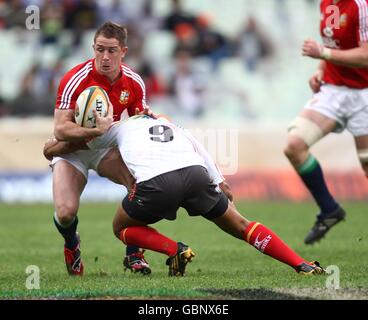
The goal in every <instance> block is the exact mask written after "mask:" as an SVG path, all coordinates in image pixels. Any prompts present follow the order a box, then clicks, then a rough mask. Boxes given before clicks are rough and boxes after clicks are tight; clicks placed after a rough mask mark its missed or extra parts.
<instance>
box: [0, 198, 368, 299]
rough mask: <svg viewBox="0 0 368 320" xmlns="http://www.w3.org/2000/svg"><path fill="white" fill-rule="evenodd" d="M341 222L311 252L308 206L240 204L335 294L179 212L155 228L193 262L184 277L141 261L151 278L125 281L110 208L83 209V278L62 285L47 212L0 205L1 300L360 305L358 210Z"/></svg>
mask: <svg viewBox="0 0 368 320" xmlns="http://www.w3.org/2000/svg"><path fill="white" fill-rule="evenodd" d="M343 205H344V208H345V209H346V211H347V221H346V222H342V223H340V224H339V225H337V226H336V227H335V228H333V229H332V230H331V231H330V233H328V234H327V237H326V238H325V239H324V240H323V241H321V242H320V243H318V244H316V245H314V246H306V245H304V244H303V239H304V236H305V235H306V233H307V232H308V231H309V229H310V227H311V226H312V224H313V223H314V219H315V213H316V207H315V205H314V204H312V203H302V204H292V203H285V202H264V203H247V202H239V203H238V204H237V207H238V209H239V210H240V211H241V212H242V213H243V214H244V215H245V216H246V217H247V218H248V219H250V220H256V221H259V222H261V223H263V224H265V225H267V226H268V227H270V228H272V229H273V230H274V231H275V232H276V233H278V235H279V236H281V237H282V239H284V240H285V241H286V242H287V243H288V244H289V245H290V246H291V247H292V248H293V249H294V250H296V251H297V252H298V253H299V254H300V255H301V256H302V257H304V258H306V259H309V260H318V261H320V262H321V264H322V265H323V266H324V267H326V266H329V265H336V266H337V267H338V268H339V271H340V283H339V284H340V289H338V290H331V289H330V290H328V289H326V280H327V276H314V277H303V276H300V275H298V274H297V273H295V272H294V271H293V270H292V269H291V268H290V267H288V266H287V265H284V264H282V263H279V262H278V261H275V260H273V259H271V258H270V257H268V256H265V255H262V254H261V253H259V252H258V251H257V250H255V249H254V248H253V247H251V246H249V245H248V244H247V243H245V242H243V241H240V240H238V239H235V238H232V237H231V236H229V235H227V234H225V233H224V232H223V231H221V230H220V229H218V228H217V227H216V226H215V225H214V224H212V223H210V222H208V221H206V220H205V219H203V218H201V217H195V218H192V217H188V216H187V214H186V212H185V211H180V212H179V214H178V219H177V220H176V221H172V222H171V221H162V222H159V223H157V224H156V225H154V227H155V228H157V229H158V230H159V231H160V232H163V233H164V234H166V235H168V236H169V237H171V238H173V239H175V240H177V241H182V242H184V243H187V244H189V245H190V246H191V247H192V249H193V250H194V252H195V253H196V254H197V256H196V257H195V259H194V260H193V262H192V263H191V264H189V265H188V267H187V272H186V275H185V277H181V278H169V277H168V276H167V273H168V267H167V266H166V265H165V261H166V256H164V255H162V254H158V253H154V252H146V255H145V256H146V258H147V260H148V261H149V263H150V265H151V267H152V274H151V275H150V276H143V275H140V274H132V273H131V272H129V271H127V272H124V269H123V266H122V258H123V254H124V249H125V247H124V245H123V244H122V243H121V242H119V241H118V240H117V239H116V238H115V237H114V235H113V233H112V227H111V221H112V218H113V215H114V213H115V208H116V204H84V203H82V205H81V208H80V212H79V228H78V230H79V232H80V234H81V239H82V244H81V249H82V257H83V260H84V264H85V276H84V277H82V278H75V277H70V276H68V275H67V273H66V268H65V265H64V261H63V259H64V257H63V239H62V238H61V236H59V234H58V232H57V230H56V228H55V227H54V225H53V221H52V215H53V207H52V205H6V204H0V217H1V227H0V243H1V246H0V257H1V259H0V299H9V298H10V299H12V298H26V299H28V298H45V297H46V298H50V299H55V298H56V299H58V298H66V299H69V298H105V299H118V298H124V299H137V298H138V299H167V298H170V299H307V298H308V299H368V277H367V272H366V269H367V265H368V254H367V253H368V230H367V226H366V223H367V214H368V205H367V203H344V204H343ZM29 265H36V266H38V267H39V270H40V283H39V284H40V289H33V290H29V289H27V288H26V281H27V277H28V276H29V274H27V273H26V268H27V266H29Z"/></svg>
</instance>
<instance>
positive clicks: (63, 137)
mask: <svg viewBox="0 0 368 320" xmlns="http://www.w3.org/2000/svg"><path fill="white" fill-rule="evenodd" d="M101 134H102V132H101V130H100V129H98V128H84V127H81V126H78V125H77V124H75V123H74V122H71V121H68V122H64V123H62V124H59V125H55V128H54V135H55V138H56V139H57V140H59V141H85V140H89V139H93V138H96V137H98V136H100V135H101Z"/></svg>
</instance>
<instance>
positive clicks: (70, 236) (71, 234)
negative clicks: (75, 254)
mask: <svg viewBox="0 0 368 320" xmlns="http://www.w3.org/2000/svg"><path fill="white" fill-rule="evenodd" d="M54 223H55V226H56V228H57V229H58V230H59V232H60V234H61V235H62V236H63V238H64V239H65V247H66V248H68V249H70V250H73V249H74V248H75V247H76V246H77V245H78V238H77V234H76V232H77V225H78V217H75V219H74V220H73V222H72V223H71V224H70V225H69V226H68V227H64V226H61V225H60V224H59V222H58V221H57V220H56V219H55V217H54Z"/></svg>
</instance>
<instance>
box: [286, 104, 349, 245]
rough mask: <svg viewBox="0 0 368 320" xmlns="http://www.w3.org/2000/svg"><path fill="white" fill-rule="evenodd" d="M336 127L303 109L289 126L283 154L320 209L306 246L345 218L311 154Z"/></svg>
mask: <svg viewBox="0 0 368 320" xmlns="http://www.w3.org/2000/svg"><path fill="white" fill-rule="evenodd" d="M335 127H336V122H335V120H333V119H330V118H328V117H326V116H324V115H322V114H321V113H319V112H316V111H314V110H309V109H305V110H303V111H302V113H301V114H300V117H299V118H297V119H296V120H295V121H294V122H293V123H292V124H291V126H290V127H289V134H288V141H287V146H286V148H285V150H284V153H285V155H286V157H287V158H288V159H289V161H290V163H291V164H292V165H293V167H294V168H295V170H296V172H297V173H298V174H299V176H300V178H301V179H302V181H303V183H304V184H305V186H306V187H307V188H308V190H309V191H310V192H311V194H312V196H313V198H314V199H315V201H316V203H317V205H318V206H319V208H320V213H319V214H318V215H317V221H316V222H315V224H314V226H313V227H312V229H311V230H310V232H309V233H308V235H307V236H306V238H305V240H304V242H305V243H306V244H312V243H314V242H316V241H319V240H320V239H322V238H323V237H324V236H325V234H326V233H327V232H328V230H329V229H330V228H331V227H332V226H334V225H335V224H337V223H338V222H340V221H341V220H343V219H344V218H345V215H346V213H345V211H344V210H343V209H342V208H341V206H340V205H339V204H338V203H337V202H336V201H335V199H334V198H333V196H332V195H331V193H330V191H329V190H328V188H327V184H326V182H325V179H324V176H323V172H322V168H321V166H320V165H319V163H318V161H317V159H316V158H314V156H313V155H312V154H311V153H310V152H309V147H310V146H311V145H313V144H314V143H315V142H317V141H318V140H320V139H321V138H323V137H324V136H325V135H326V134H328V133H329V132H331V131H333V130H334V129H335Z"/></svg>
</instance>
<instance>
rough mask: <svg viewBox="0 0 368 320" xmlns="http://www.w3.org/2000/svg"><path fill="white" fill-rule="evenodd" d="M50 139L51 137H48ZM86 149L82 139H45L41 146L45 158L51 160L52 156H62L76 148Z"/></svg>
mask: <svg viewBox="0 0 368 320" xmlns="http://www.w3.org/2000/svg"><path fill="white" fill-rule="evenodd" d="M50 140H51V139H50ZM84 149H88V147H87V145H86V143H85V142H84V141H80V142H70V141H57V140H56V139H53V141H47V142H46V143H45V146H44V148H43V154H44V156H45V157H46V159H48V160H51V159H52V158H53V157H56V156H62V155H64V154H68V153H71V152H74V151H77V150H84Z"/></svg>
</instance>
